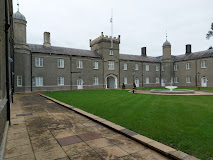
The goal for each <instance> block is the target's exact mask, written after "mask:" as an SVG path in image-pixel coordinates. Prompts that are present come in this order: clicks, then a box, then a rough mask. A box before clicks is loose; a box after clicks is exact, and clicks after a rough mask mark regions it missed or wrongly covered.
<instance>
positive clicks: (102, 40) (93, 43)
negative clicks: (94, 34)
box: [90, 32, 121, 47]
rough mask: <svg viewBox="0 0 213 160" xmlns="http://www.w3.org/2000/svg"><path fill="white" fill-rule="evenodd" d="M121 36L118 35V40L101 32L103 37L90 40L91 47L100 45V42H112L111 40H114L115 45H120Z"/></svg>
mask: <svg viewBox="0 0 213 160" xmlns="http://www.w3.org/2000/svg"><path fill="white" fill-rule="evenodd" d="M120 37H121V36H120V35H118V38H116V37H113V38H112V36H107V35H105V36H104V34H103V32H101V36H99V37H98V38H96V39H94V40H91V39H90V47H92V46H93V45H95V44H97V43H100V42H111V40H113V43H118V44H120Z"/></svg>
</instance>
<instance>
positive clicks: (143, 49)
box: [141, 47, 146, 57]
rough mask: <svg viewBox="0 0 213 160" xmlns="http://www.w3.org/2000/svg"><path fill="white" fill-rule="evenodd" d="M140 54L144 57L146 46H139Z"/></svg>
mask: <svg viewBox="0 0 213 160" xmlns="http://www.w3.org/2000/svg"><path fill="white" fill-rule="evenodd" d="M141 55H142V56H145V57H146V47H142V48H141Z"/></svg>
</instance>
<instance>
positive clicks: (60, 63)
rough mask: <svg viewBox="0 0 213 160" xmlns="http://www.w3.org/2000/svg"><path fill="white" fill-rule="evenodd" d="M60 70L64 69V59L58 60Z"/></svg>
mask: <svg viewBox="0 0 213 160" xmlns="http://www.w3.org/2000/svg"><path fill="white" fill-rule="evenodd" d="M58 68H64V59H62V58H60V59H58Z"/></svg>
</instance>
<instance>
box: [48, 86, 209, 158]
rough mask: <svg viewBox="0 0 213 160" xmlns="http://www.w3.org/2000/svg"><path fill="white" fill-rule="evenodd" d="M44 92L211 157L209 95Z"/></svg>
mask: <svg viewBox="0 0 213 160" xmlns="http://www.w3.org/2000/svg"><path fill="white" fill-rule="evenodd" d="M44 94H45V95H47V96H50V97H53V98H55V99H57V100H60V101H62V102H65V103H67V104H70V105H72V106H75V107H78V108H80V109H83V110H85V111H87V112H90V113H93V114H95V115H97V116H100V117H102V118H105V119H107V120H109V121H112V122H114V123H117V124H119V125H121V126H124V127H126V128H128V129H130V130H133V131H135V132H138V133H140V134H142V135H144V136H147V137H149V138H152V139H154V140H157V141H159V142H162V143H164V144H166V145H169V146H171V147H174V148H176V149H178V150H181V151H183V152H186V153H188V154H191V155H194V156H196V157H198V158H201V159H211V158H213V103H212V102H213V100H212V99H213V96H189V95H186V96H175V95H169V96H167V95H144V94H132V93H129V92H128V91H126V90H90V91H60V92H47V93H44Z"/></svg>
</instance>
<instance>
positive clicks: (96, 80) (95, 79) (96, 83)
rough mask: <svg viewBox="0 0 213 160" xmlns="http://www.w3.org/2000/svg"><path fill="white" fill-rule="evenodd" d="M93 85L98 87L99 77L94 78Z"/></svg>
mask: <svg viewBox="0 0 213 160" xmlns="http://www.w3.org/2000/svg"><path fill="white" fill-rule="evenodd" d="M93 84H94V85H98V77H94V78H93Z"/></svg>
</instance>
